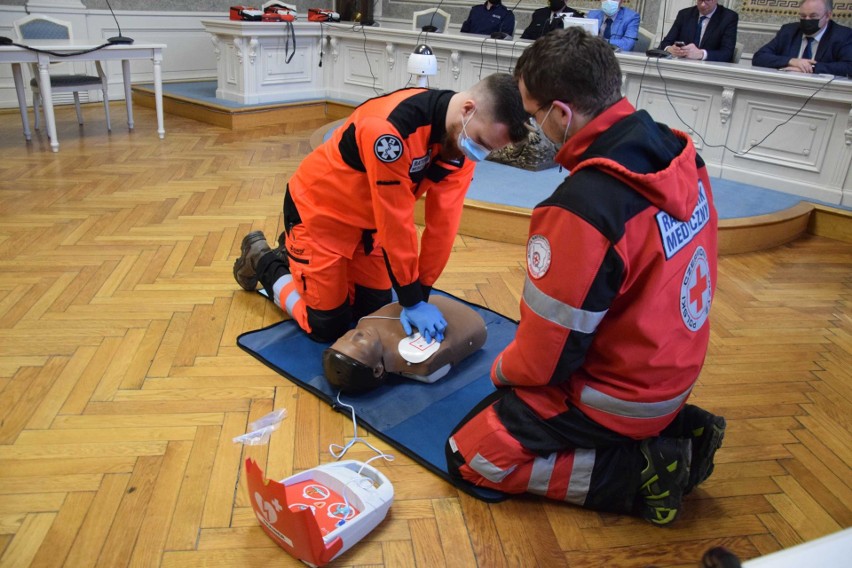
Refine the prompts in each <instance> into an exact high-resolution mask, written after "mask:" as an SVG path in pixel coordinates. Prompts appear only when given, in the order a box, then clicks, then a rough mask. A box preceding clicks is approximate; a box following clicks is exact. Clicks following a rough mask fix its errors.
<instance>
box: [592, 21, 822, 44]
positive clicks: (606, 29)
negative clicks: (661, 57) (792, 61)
mask: <svg viewBox="0 0 852 568" xmlns="http://www.w3.org/2000/svg"><path fill="white" fill-rule="evenodd" d="M611 35H612V18H607V19H606V25H605V26H604V33H603V37H604V39H605V40H609V38H610V36H611ZM808 39H810V38H808ZM808 45H810V44H808Z"/></svg>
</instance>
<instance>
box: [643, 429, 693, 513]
mask: <svg viewBox="0 0 852 568" xmlns="http://www.w3.org/2000/svg"><path fill="white" fill-rule="evenodd" d="M639 448H640V450H641V451H642V455H643V456H645V461H646V463H647V465H646V466H645V469H644V470H642V475H641V485H640V486H639V491H638V499H639V514H640V516H641V517H642V518H643V519H645V520H646V521H648V522H650V523H652V524H654V525H657V526H667V525H670V524H671V523H673V522H674V521H675V519H677V517H678V514H679V513H680V509H681V500H682V499H683V493H684V489H685V488H686V484H687V483H688V482H689V462H690V460H691V459H692V440H682V439H678V438H649V439H647V440H642V442H641V444H640V445H639Z"/></svg>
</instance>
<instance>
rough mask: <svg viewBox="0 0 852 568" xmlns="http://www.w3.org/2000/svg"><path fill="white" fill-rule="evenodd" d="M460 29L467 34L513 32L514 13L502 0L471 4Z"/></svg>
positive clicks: (508, 34)
mask: <svg viewBox="0 0 852 568" xmlns="http://www.w3.org/2000/svg"><path fill="white" fill-rule="evenodd" d="M461 31H462V32H463V33H468V34H480V35H491V34H506V36H507V37H508V36H511V35H512V34H513V33H515V13H514V12H512V11H511V10H509V9H508V8H506V7H505V6H504V5H503V0H486V1H485V3H484V4H479V5H477V6H473V7H471V9H470V12H469V13H468V15H467V19H466V20H465V21H464V22H463V23H462V26H461Z"/></svg>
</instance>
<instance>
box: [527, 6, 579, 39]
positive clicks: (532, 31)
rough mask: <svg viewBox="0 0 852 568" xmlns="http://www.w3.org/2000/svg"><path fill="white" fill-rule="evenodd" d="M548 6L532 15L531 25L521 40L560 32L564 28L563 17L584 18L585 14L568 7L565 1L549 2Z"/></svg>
mask: <svg viewBox="0 0 852 568" xmlns="http://www.w3.org/2000/svg"><path fill="white" fill-rule="evenodd" d="M546 4H547V6H546V7H544V8H539V9H538V10H536V11H535V12H533V14H532V19H531V20H530V25H528V26H527V27H526V29H525V30H524V33H523V34H522V35H521V39H530V40H534V39H538V38H540V37H541V36H543V35H544V34H546V33H548V32H549V31H551V30H560V29H562V28H563V27H564V26H563V23H564V22H563V21H562V17H563V16H568V17H572V18H582V17H583V16H584V15H585V14H584V13H583V12H581V11H580V10H577V9H576V8H572V7H571V6H566V5H565V2H564V0H549V1H548V2H546Z"/></svg>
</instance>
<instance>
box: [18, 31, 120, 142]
mask: <svg viewBox="0 0 852 568" xmlns="http://www.w3.org/2000/svg"><path fill="white" fill-rule="evenodd" d="M15 32H16V33H17V34H18V41H19V42H20V43H24V44H25V43H26V42H27V41H30V40H69V41H70V40H73V39H74V36H73V34H72V33H71V24H70V23H69V22H63V21H62V20H57V19H56V18H51V17H50V16H43V15H38V14H34V15H31V16H27V17H26V18H22V19H20V20H18V21H16V22H15ZM59 65H63V64H59ZM95 67H96V68H97V72H98V75H97V76H94V75H85V74H82V73H80V74H64V75H63V74H57V75H54V74H53V73H51V74H50V88H51V91H52V92H53V93H73V95H74V107H75V109H76V110H77V122H78V123H80V124H83V113H82V111H81V110H80V91H88V90H90V89H100V90H101V92H102V93H103V99H104V114H105V115H106V124H107V130H112V127H111V126H110V121H109V96H108V94H107V92H108V84H107V76H106V73H104V70H103V67H102V66H101V62H100V61H95ZM30 70H31V71H32V75H33V78H32V79H31V80H30V86H31V87H32V90H33V112H34V114H35V127H36V130H38V127H39V112H41V108H40V107H41V106H42V105H43V103H42V100H41V91H40V90H39V86H38V76H39V74H38V66H37V65H36V64H35V63H32V64H30Z"/></svg>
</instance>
